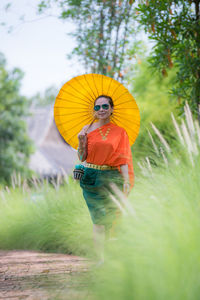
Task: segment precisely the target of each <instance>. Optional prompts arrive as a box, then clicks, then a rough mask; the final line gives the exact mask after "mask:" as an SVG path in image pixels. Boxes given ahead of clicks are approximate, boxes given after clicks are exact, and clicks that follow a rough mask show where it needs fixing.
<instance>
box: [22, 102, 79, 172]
mask: <svg viewBox="0 0 200 300" xmlns="http://www.w3.org/2000/svg"><path fill="white" fill-rule="evenodd" d="M27 123H28V133H29V137H30V138H31V139H32V141H33V142H34V144H35V146H36V151H35V153H34V154H33V155H32V156H31V159H30V168H31V169H32V170H34V171H35V172H37V173H38V174H39V175H42V176H52V175H53V176H55V175H57V174H58V173H63V172H66V173H67V174H72V170H73V168H74V165H75V164H76V163H77V162H78V157H77V153H76V150H74V149H73V148H72V147H71V146H70V145H69V144H67V143H66V142H65V140H64V139H63V138H62V137H61V135H60V133H59V131H58V130H57V127H56V124H55V122H54V117H53V105H48V106H45V107H42V108H32V109H31V116H30V117H29V119H28V122H27ZM63 170H64V171H63Z"/></svg>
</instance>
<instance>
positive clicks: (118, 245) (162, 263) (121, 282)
mask: <svg viewBox="0 0 200 300" xmlns="http://www.w3.org/2000/svg"><path fill="white" fill-rule="evenodd" d="M185 114H186V120H185V121H183V122H182V124H181V125H178V124H177V123H176V121H175V119H174V118H173V124H174V126H175V127H176V132H177V140H178V141H179V147H178V149H179V151H178V152H177V150H176V152H173V149H172V148H171V147H170V145H165V142H164V141H162V144H163V147H162V150H160V149H159V148H158V153H157V156H159V160H160V161H163V163H161V164H160V167H159V168H155V167H154V166H151V163H150V159H149V161H148V160H146V159H145V160H144V162H143V163H142V164H141V166H142V168H143V173H144V176H143V177H140V178H139V179H138V180H137V181H136V184H135V188H134V190H133V191H132V193H131V195H130V197H129V200H130V203H131V205H132V210H130V208H129V207H128V205H126V213H125V215H124V218H123V222H122V224H121V230H120V231H119V232H118V240H114V241H110V243H108V244H107V251H106V263H105V266H104V267H103V268H101V270H99V272H97V276H98V280H97V283H96V285H95V289H94V293H95V299H105V300H106V299H115V300H122V299H123V300H126V299H127V300H129V299H136V300H138V299H139V300H140V299H145V300H146V299H148V300H149V299H152V300H155V299H159V300H160V299H174V300H177V299H199V294H200V239H199V233H200V191H199V184H200V155H199V150H200V139H199V137H200V130H199V125H198V123H197V122H194V121H193V120H192V115H191V113H190V110H189V107H188V105H186V107H185ZM153 129H154V130H155V128H154V127H153ZM159 135H160V133H159V131H157V136H158V139H159V140H162V139H163V138H164V137H163V136H159ZM155 145H156V141H155ZM155 145H154V147H155ZM176 149H177V148H176ZM155 151H156V150H155ZM181 151H182V152H181ZM161 153H163V155H164V157H163V156H162V155H161ZM158 164H159V163H158ZM129 205H130V204H129Z"/></svg>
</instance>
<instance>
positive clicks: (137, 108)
mask: <svg viewBox="0 0 200 300" xmlns="http://www.w3.org/2000/svg"><path fill="white" fill-rule="evenodd" d="M129 102H133V103H136V102H135V101H130V100H128V101H125V102H122V103H119V104H115V106H119V105H122V104H124V103H129ZM137 109H138V108H137Z"/></svg>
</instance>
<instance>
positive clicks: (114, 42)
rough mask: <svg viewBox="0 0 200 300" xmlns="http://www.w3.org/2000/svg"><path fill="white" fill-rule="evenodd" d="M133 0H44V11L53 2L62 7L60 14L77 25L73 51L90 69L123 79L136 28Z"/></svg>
mask: <svg viewBox="0 0 200 300" xmlns="http://www.w3.org/2000/svg"><path fill="white" fill-rule="evenodd" d="M133 2H134V1H131V0H124V1H121V0H103V1H102V0H49V1H41V2H40V5H39V11H40V12H43V11H44V10H45V9H47V8H49V7H50V6H51V5H52V4H53V3H56V5H57V6H59V7H60V11H61V12H60V18H61V19H63V20H64V19H69V20H72V21H73V23H74V24H75V25H76V29H75V32H73V33H72V34H71V35H72V36H73V37H74V38H75V39H76V42H77V45H76V47H75V48H74V49H73V52H72V55H76V56H77V57H78V58H79V60H80V61H81V62H82V63H83V64H84V67H85V70H86V72H93V73H100V74H104V75H108V76H110V77H114V78H115V79H117V80H120V81H122V79H123V76H124V71H125V62H126V60H127V59H128V58H129V57H130V55H131V54H132V53H130V52H129V51H128V45H129V42H130V37H131V39H132V40H133V35H134V34H135V32H136V26H134V19H133V14H134V11H135V8H134V5H133Z"/></svg>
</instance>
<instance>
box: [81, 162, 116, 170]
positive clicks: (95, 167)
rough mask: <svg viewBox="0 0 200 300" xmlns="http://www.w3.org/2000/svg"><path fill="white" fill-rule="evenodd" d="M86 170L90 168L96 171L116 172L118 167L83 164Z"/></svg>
mask: <svg viewBox="0 0 200 300" xmlns="http://www.w3.org/2000/svg"><path fill="white" fill-rule="evenodd" d="M85 167H86V168H92V169H97V170H116V169H118V167H112V166H107V165H101V166H100V165H94V164H90V163H86V164H85Z"/></svg>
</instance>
